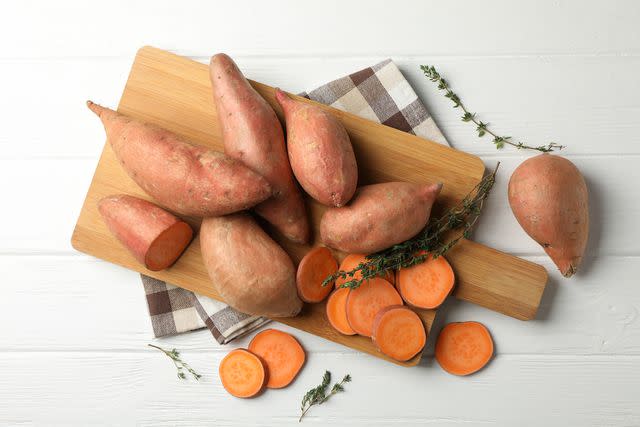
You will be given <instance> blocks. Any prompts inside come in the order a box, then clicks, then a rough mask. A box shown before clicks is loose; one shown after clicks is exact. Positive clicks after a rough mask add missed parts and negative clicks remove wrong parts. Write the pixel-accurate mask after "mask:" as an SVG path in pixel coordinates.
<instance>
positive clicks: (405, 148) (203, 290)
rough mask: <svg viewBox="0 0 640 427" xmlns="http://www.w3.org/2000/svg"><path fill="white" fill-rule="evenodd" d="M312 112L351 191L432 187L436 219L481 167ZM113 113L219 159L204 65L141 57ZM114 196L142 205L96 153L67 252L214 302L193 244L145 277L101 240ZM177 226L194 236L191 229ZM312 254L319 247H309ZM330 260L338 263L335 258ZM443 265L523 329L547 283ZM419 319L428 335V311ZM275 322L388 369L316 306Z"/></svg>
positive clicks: (478, 258)
mask: <svg viewBox="0 0 640 427" xmlns="http://www.w3.org/2000/svg"><path fill="white" fill-rule="evenodd" d="M252 84H253V85H254V87H255V88H256V89H257V90H258V92H260V94H261V95H262V96H263V97H264V98H265V99H266V100H267V101H268V102H269V103H270V104H271V105H272V106H273V107H274V109H275V110H276V112H277V113H278V115H279V116H280V118H281V119H282V111H281V109H280V107H279V106H278V104H277V102H276V101H275V98H274V90H273V88H271V87H269V86H266V85H263V84H260V83H256V82H252ZM299 99H303V98H299ZM96 101H99V100H96ZM304 101H305V102H313V101H309V100H304ZM318 105H320V106H321V107H322V108H324V109H326V110H328V111H331V113H332V114H334V115H335V116H337V117H338V119H339V120H340V121H341V122H342V123H343V124H344V126H345V127H346V129H347V131H348V132H349V135H350V137H351V141H352V143H353V146H354V149H355V152H356V156H357V160H358V167H359V170H360V181H359V183H360V184H369V183H376V182H384V181H393V180H395V181H411V182H421V183H424V182H436V181H440V182H443V183H444V188H443V191H442V193H441V195H440V197H439V198H438V200H437V205H436V208H437V211H442V210H443V209H446V208H448V207H450V206H452V205H454V204H455V203H456V202H458V201H460V200H461V199H462V198H463V197H464V196H465V195H466V194H467V193H469V192H470V191H471V190H472V189H473V188H474V186H475V185H476V184H477V183H478V182H479V181H480V179H481V178H482V176H483V173H484V165H483V163H482V162H481V160H480V159H479V158H478V157H476V156H472V155H470V154H466V153H463V152H460V151H457V150H454V149H452V148H449V147H445V146H443V145H439V144H436V143H434V142H431V141H427V140H424V139H422V138H418V137H416V136H413V135H410V134H407V133H404V132H401V131H398V130H396V129H392V128H390V127H387V126H383V125H380V124H377V123H373V122H370V121H368V120H365V119H362V118H360V117H357V116H354V115H352V114H348V113H345V112H343V111H339V110H336V109H333V108H331V107H327V106H324V105H321V104H318ZM118 111H120V112H121V113H123V114H127V115H129V116H131V117H135V118H137V119H141V120H145V121H148V122H152V123H155V124H157V125H160V126H162V127H164V128H166V129H169V130H172V131H173V132H176V133H178V134H180V135H183V136H185V137H186V138H188V139H189V140H191V141H193V142H194V143H197V144H202V145H208V146H211V147H212V148H214V149H216V150H219V151H222V142H221V135H220V126H219V124H218V122H217V118H216V111H215V106H214V105H213V98H212V95H211V86H210V82H209V75H208V67H207V65H205V64H201V63H198V62H194V61H191V60H189V59H186V58H183V57H180V56H177V55H173V54H171V53H168V52H165V51H162V50H159V49H155V48H152V47H144V48H142V49H140V50H139V52H138V54H137V56H136V58H135V61H134V63H133V66H132V69H131V73H130V75H129V79H128V81H127V85H126V87H125V89H124V93H123V94H122V98H121V100H120V105H119V106H118ZM85 120H94V121H95V125H96V126H101V125H100V124H99V122H98V119H97V118H96V117H94V116H93V115H92V113H90V112H89V111H87V117H86V118H85ZM116 193H126V194H132V195H136V196H140V197H143V198H146V199H149V197H148V196H146V195H145V194H144V193H143V192H142V190H141V189H140V188H139V187H138V186H137V185H136V184H135V183H134V182H133V181H132V180H131V179H130V178H129V177H128V175H127V174H126V173H125V172H124V170H123V169H122V168H121V167H120V164H119V163H118V162H117V160H116V158H115V156H114V154H113V152H112V150H111V147H110V146H109V145H108V144H105V147H104V150H103V152H102V156H101V157H100V161H99V163H98V166H97V168H96V172H95V175H94V177H93V181H92V182H91V186H90V188H89V191H88V194H87V197H86V200H85V202H84V205H83V207H82V211H81V213H80V217H79V218H78V222H77V224H76V227H75V230H74V232H73V237H72V240H71V242H72V245H73V247H74V248H76V249H77V250H79V251H81V252H85V253H87V254H90V255H94V256H96V257H98V258H102V259H104V260H107V261H109V262H113V263H115V264H119V265H122V266H124V267H127V268H130V269H132V270H136V271H139V272H141V273H145V274H147V275H149V276H152V277H155V278H157V279H160V280H164V281H167V282H169V283H172V284H175V285H177V286H181V287H183V288H186V289H190V290H192V291H195V292H198V293H200V294H203V295H208V296H210V297H212V298H215V299H219V300H220V299H221V297H220V295H218V293H217V292H216V291H215V290H214V288H213V286H212V282H211V280H210V279H209V277H208V275H207V272H206V271H205V269H204V265H203V263H202V258H201V254H200V245H199V241H198V239H197V238H196V239H195V240H194V242H193V243H192V244H191V245H190V247H189V248H188V249H187V251H186V252H185V253H184V255H183V256H182V257H181V258H180V259H179V260H178V262H177V263H176V264H175V265H174V266H173V267H171V268H170V269H168V270H165V271H159V272H152V271H148V270H146V269H145V268H144V267H143V266H142V265H140V264H138V263H137V262H136V261H135V260H134V259H133V257H132V256H131V255H129V253H128V252H127V251H126V250H125V249H124V248H123V247H122V245H121V244H120V243H119V242H118V241H117V240H116V239H115V238H114V237H113V236H112V235H111V234H110V233H109V231H108V230H107V228H106V226H105V224H104V223H103V221H102V219H101V217H100V215H99V213H98V211H97V207H96V206H97V202H98V201H99V200H100V199H101V198H103V197H105V196H108V195H111V194H116ZM307 202H308V206H309V210H310V215H311V218H312V223H313V226H314V230H315V231H317V230H318V224H319V220H320V216H321V215H322V212H323V207H322V206H320V205H319V204H318V203H315V202H314V201H312V200H310V199H308V200H307ZM186 220H187V221H189V222H190V223H191V224H192V225H193V226H194V227H196V228H198V226H199V220H197V219H195V218H186ZM271 232H272V234H273V231H271ZM316 234H317V233H316ZM273 235H274V238H276V240H278V241H279V242H280V243H281V244H282V245H283V247H284V248H285V250H286V251H287V252H288V253H289V254H290V255H291V257H292V258H293V260H294V262H295V263H297V262H299V260H300V259H301V258H302V256H303V255H304V254H305V253H306V251H308V249H309V247H310V246H303V245H296V244H292V243H291V242H288V241H286V240H285V239H283V238H281V237H280V236H277V235H275V234H273ZM316 244H318V242H314V245H316ZM337 256H338V257H340V258H341V257H343V256H344V254H337ZM447 258H448V259H449V261H450V263H451V264H452V266H453V268H454V270H455V273H456V290H455V292H454V295H455V296H456V297H458V298H460V299H463V300H467V301H471V302H474V303H476V304H479V305H482V306H485V307H488V308H490V309H492V310H495V311H499V312H501V313H504V314H506V315H509V316H512V317H515V318H518V319H522V320H526V319H532V318H533V317H534V316H535V313H536V311H537V308H538V305H539V303H540V299H541V297H542V293H543V290H544V287H545V284H546V282H547V273H546V271H545V269H544V268H543V267H542V266H539V265H537V264H534V263H531V262H528V261H525V260H522V259H519V258H516V257H513V256H511V255H508V254H505V253H501V252H499V251H496V250H494V249H491V248H488V247H486V246H483V245H480V244H477V243H474V242H471V241H468V240H465V241H463V242H461V243H459V244H458V245H457V246H456V248H455V249H453V250H452V251H451V252H450V253H449V254H448V255H447ZM265 262H268V260H265ZM418 312H419V314H420V316H421V318H422V319H423V321H424V323H425V326H426V328H427V331H429V330H430V329H431V325H432V323H433V319H434V317H435V311H433V310H418ZM277 321H279V322H282V323H285V324H287V325H290V326H293V327H295V328H298V329H301V330H304V331H307V332H310V333H312V334H315V335H318V336H321V337H324V338H326V339H329V340H331V341H334V342H337V343H340V344H343V345H346V346H348V347H352V348H354V349H358V350H361V351H364V352H366V353H369V354H372V355H374V356H377V357H381V358H384V359H387V360H390V359H388V358H386V357H385V356H384V355H382V354H381V353H379V352H378V351H377V350H376V349H375V347H374V346H373V344H372V342H371V340H370V339H369V338H365V337H360V336H344V335H341V334H339V333H337V332H336V331H335V330H334V329H333V328H332V327H331V326H330V325H329V323H328V321H327V319H326V316H325V314H324V303H322V304H312V305H310V304H307V305H306V306H305V308H304V310H303V312H302V313H301V315H299V316H297V317H295V318H287V319H282V318H279V319H277ZM419 360H420V356H416V357H415V358H413V359H412V360H410V361H408V362H405V363H401V364H402V365H405V366H412V365H415V364H417V363H418V362H419Z"/></svg>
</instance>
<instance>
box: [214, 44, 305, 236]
mask: <svg viewBox="0 0 640 427" xmlns="http://www.w3.org/2000/svg"><path fill="white" fill-rule="evenodd" d="M209 71H210V77H211V85H212V87H213V99H214V101H215V104H216V109H217V113H218V120H219V121H220V124H221V126H222V140H223V142H224V152H225V154H227V155H228V156H230V157H233V158H234V159H237V160H240V161H242V162H243V163H244V164H245V165H247V166H249V167H250V168H251V169H253V170H254V171H256V172H258V173H259V174H260V175H262V176H263V177H265V178H266V180H267V181H269V184H271V188H272V190H273V196H272V197H271V198H269V199H267V200H265V201H264V202H262V203H260V204H259V205H257V206H256V207H255V209H254V210H255V212H256V213H257V214H258V215H260V216H261V217H263V218H264V219H266V220H267V221H268V222H270V223H271V224H273V226H274V227H275V228H276V229H277V230H278V231H279V232H280V233H282V234H283V235H284V236H285V237H286V238H288V239H290V240H292V241H294V242H297V243H306V242H307V241H308V240H309V234H310V231H309V222H308V220H307V213H306V209H305V206H304V200H303V199H302V194H301V193H300V190H299V189H298V186H297V185H296V183H295V180H294V179H293V173H292V172H291V166H290V165H289V158H288V156H287V148H286V146H285V142H284V133H283V131H282V125H281V124H280V121H279V120H278V116H276V113H275V111H273V108H271V106H270V105H269V104H268V103H267V101H265V100H264V99H263V98H262V97H261V96H260V94H259V93H258V92H256V90H255V89H254V88H253V87H252V86H251V85H250V84H249V82H248V81H247V79H246V78H245V77H244V76H243V75H242V72H241V71H240V70H239V69H238V67H237V66H236V64H235V62H233V60H232V59H231V58H229V57H228V56H227V55H225V54H223V53H219V54H217V55H214V56H213V57H211V62H210V64H209Z"/></svg>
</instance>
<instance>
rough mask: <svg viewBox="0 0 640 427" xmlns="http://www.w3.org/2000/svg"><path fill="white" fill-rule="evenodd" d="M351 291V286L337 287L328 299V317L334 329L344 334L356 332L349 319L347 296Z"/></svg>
mask: <svg viewBox="0 0 640 427" xmlns="http://www.w3.org/2000/svg"><path fill="white" fill-rule="evenodd" d="M350 291H351V289H349V288H340V289H336V290H335V291H333V293H332V294H331V296H330V297H329V299H328V300H327V319H329V323H330V324H331V326H333V329H335V330H336V331H338V332H340V333H341V334H344V335H355V334H356V331H354V330H353V328H351V326H350V325H349V321H348V320H347V297H348V296H349V292H350Z"/></svg>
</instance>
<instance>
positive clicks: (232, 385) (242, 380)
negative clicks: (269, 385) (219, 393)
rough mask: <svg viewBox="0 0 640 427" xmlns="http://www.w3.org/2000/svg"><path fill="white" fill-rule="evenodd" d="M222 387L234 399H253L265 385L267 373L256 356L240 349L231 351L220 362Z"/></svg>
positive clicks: (219, 373) (219, 369)
mask: <svg viewBox="0 0 640 427" xmlns="http://www.w3.org/2000/svg"><path fill="white" fill-rule="evenodd" d="M218 375H220V381H222V386H223V387H224V389H225V390H227V392H229V394H231V395H232V396H235V397H242V398H249V397H254V396H256V395H258V394H260V392H261V391H262V390H264V386H265V384H266V379H267V372H266V369H265V366H264V364H263V362H262V360H260V358H259V357H258V356H256V355H255V354H253V353H251V352H250V351H247V350H245V349H242V348H236V349H235V350H231V351H230V352H229V353H228V354H227V355H226V356H225V357H224V359H222V361H221V362H220V366H219V367H218Z"/></svg>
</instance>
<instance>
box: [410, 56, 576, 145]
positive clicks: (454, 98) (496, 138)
mask: <svg viewBox="0 0 640 427" xmlns="http://www.w3.org/2000/svg"><path fill="white" fill-rule="evenodd" d="M420 69H421V70H422V72H423V73H424V75H425V76H427V78H428V79H429V80H431V81H432V82H434V83H437V84H438V89H439V90H442V91H444V92H445V94H444V96H446V97H447V98H449V99H450V100H451V102H453V108H460V109H462V111H463V114H462V121H463V122H472V123H474V124H475V125H476V132H478V137H480V138H482V137H483V136H485V135H486V134H489V135H491V136H492V137H493V143H494V144H495V146H496V148H498V149H500V148H503V147H504V145H505V144H509V145H512V146H514V147H516V148H518V149H525V150H537V151H542V152H543V153H550V152H552V151H554V150H562V149H563V148H564V146H563V145H559V144H556V143H555V142H550V143H549V144H547V145H539V146H537V147H533V146H530V145H525V144H524V143H523V142H519V141H518V142H515V141H513V140H512V139H511V137H510V136H500V135H497V134H496V133H494V132H493V131H492V130H491V129H489V123H485V122H483V121H481V120H478V119H477V118H476V113H472V112H470V111H469V110H467V108H466V107H465V105H464V104H463V103H462V101H460V97H459V96H458V95H456V94H455V93H454V92H453V91H452V90H451V87H450V86H449V82H447V81H446V80H445V79H444V78H442V76H441V75H440V73H438V71H436V69H435V67H434V66H433V65H421V66H420Z"/></svg>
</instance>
